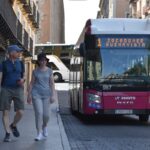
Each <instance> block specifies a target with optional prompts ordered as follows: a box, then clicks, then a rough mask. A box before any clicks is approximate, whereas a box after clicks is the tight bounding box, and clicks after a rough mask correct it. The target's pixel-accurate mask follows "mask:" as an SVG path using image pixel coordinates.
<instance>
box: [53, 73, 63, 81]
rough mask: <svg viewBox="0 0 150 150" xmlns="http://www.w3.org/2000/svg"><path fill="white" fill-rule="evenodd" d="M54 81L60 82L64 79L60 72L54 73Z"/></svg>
mask: <svg viewBox="0 0 150 150" xmlns="http://www.w3.org/2000/svg"><path fill="white" fill-rule="evenodd" d="M54 81H55V82H60V81H62V75H61V74H60V73H57V72H56V73H54Z"/></svg>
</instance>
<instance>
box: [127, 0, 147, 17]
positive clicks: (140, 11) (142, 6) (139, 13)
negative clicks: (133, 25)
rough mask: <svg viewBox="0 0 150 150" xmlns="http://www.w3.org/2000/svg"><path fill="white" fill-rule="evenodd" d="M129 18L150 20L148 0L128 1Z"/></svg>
mask: <svg viewBox="0 0 150 150" xmlns="http://www.w3.org/2000/svg"><path fill="white" fill-rule="evenodd" d="M129 10H130V17H131V18H150V0H129Z"/></svg>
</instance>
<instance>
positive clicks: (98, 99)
mask: <svg viewBox="0 0 150 150" xmlns="http://www.w3.org/2000/svg"><path fill="white" fill-rule="evenodd" d="M87 99H88V101H89V102H95V103H101V97H100V96H99V95H95V94H87Z"/></svg>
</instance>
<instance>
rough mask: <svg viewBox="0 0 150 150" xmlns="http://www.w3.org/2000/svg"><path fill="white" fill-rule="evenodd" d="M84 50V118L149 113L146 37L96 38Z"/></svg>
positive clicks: (145, 116) (149, 72) (149, 68)
mask: <svg viewBox="0 0 150 150" xmlns="http://www.w3.org/2000/svg"><path fill="white" fill-rule="evenodd" d="M94 38H95V40H96V47H94V48H88V46H87V47H86V49H85V54H84V62H85V63H84V82H83V97H84V98H83V99H84V101H83V110H84V113H85V114H117V115H118V114H119V115H120V114H123V115H125V114H136V115H138V116H139V119H140V120H142V121H147V120H148V116H149V113H150V92H149V91H150V49H149V37H148V36H144V35H126V36H124V35H111V36H110V35H103V36H96V37H94Z"/></svg>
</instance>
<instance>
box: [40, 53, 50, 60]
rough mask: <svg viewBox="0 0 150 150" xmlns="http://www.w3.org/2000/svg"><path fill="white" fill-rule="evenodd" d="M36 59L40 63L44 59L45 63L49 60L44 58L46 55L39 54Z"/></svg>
mask: <svg viewBox="0 0 150 150" xmlns="http://www.w3.org/2000/svg"><path fill="white" fill-rule="evenodd" d="M37 59H38V60H39V61H40V60H43V59H46V60H47V61H49V59H48V58H47V57H46V54H45V53H40V54H38V56H37Z"/></svg>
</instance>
